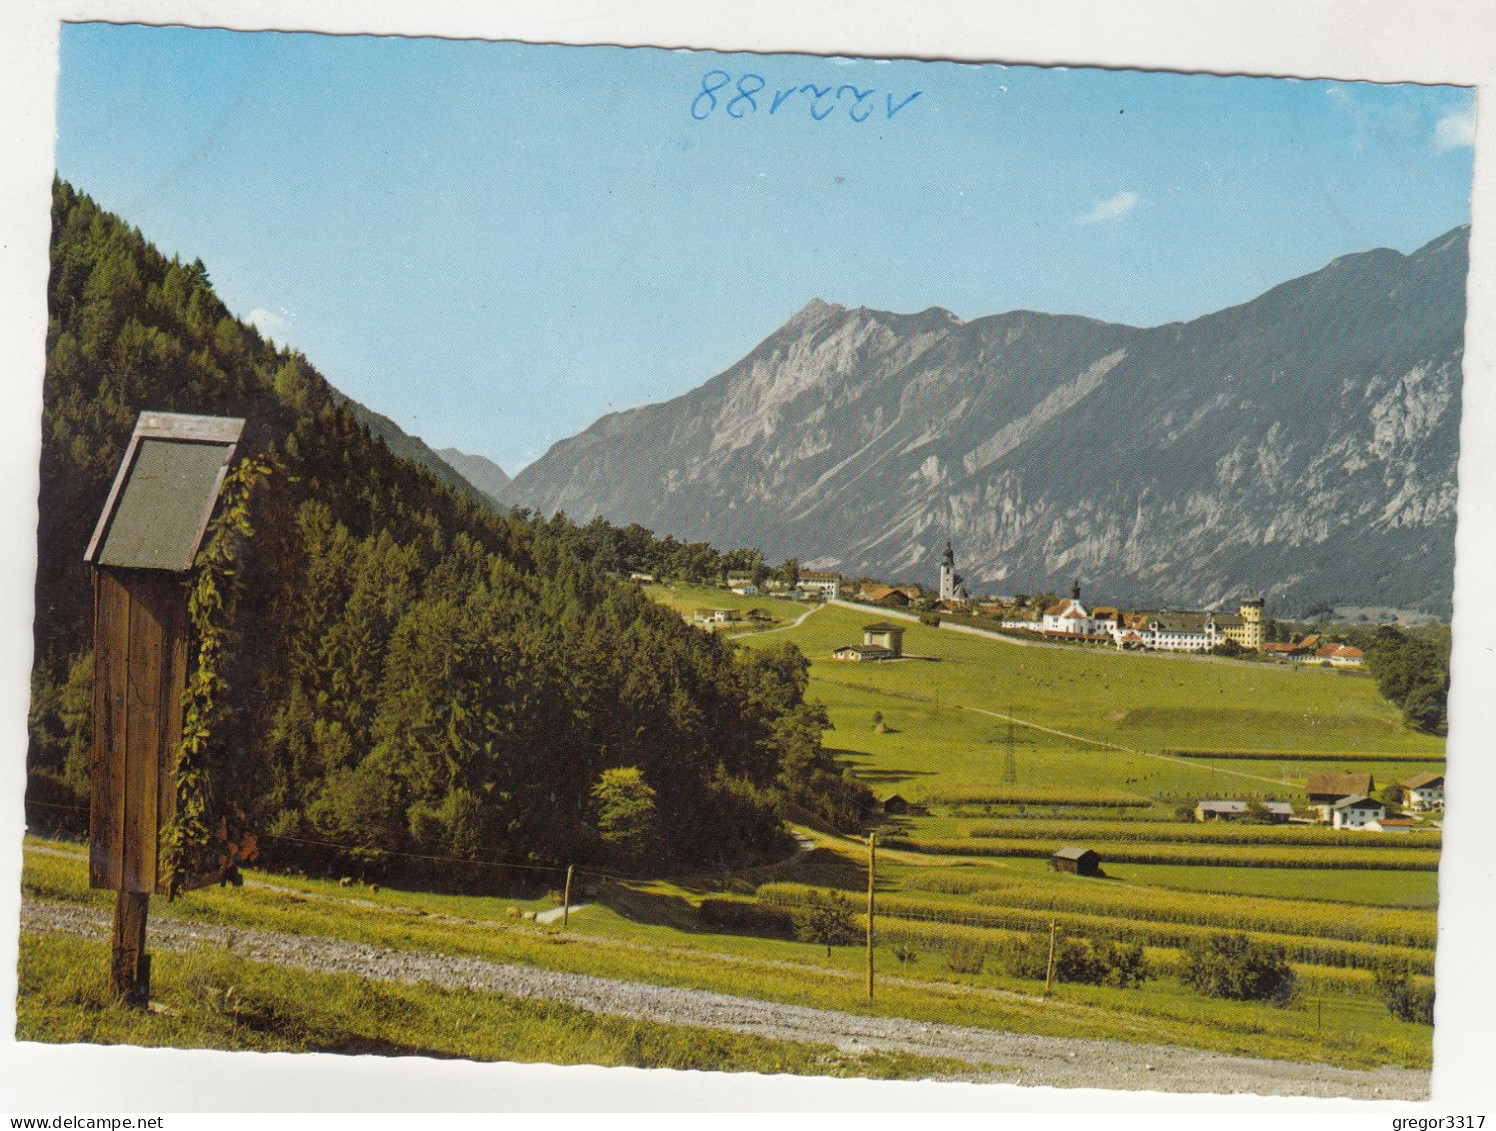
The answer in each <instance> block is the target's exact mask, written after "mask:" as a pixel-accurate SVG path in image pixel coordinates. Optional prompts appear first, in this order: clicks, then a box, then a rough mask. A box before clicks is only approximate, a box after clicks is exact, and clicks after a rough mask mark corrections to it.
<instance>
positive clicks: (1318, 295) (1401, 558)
mask: <svg viewBox="0 0 1496 1131" xmlns="http://www.w3.org/2000/svg"><path fill="white" fill-rule="evenodd" d="M1468 235H1469V230H1468V225H1463V226H1461V227H1458V228H1455V229H1452V230H1451V231H1449V232H1446V233H1443V234H1442V235H1440V236H1438V237H1435V238H1434V239H1433V240H1430V241H1429V242H1427V243H1426V244H1424V245H1423V246H1422V247H1420V248H1418V249H1417V250H1415V251H1413V252H1411V253H1409V254H1407V255H1404V254H1403V253H1401V252H1398V251H1395V250H1393V249H1389V248H1374V249H1371V250H1368V251H1364V252H1357V253H1353V254H1351V255H1346V256H1341V257H1338V258H1337V259H1335V260H1333V261H1331V262H1330V263H1329V264H1326V266H1324V267H1322V268H1321V269H1320V270H1318V271H1314V272H1310V273H1308V274H1305V275H1301V276H1298V277H1296V278H1293V279H1289V280H1286V281H1284V282H1283V283H1280V284H1277V285H1276V286H1274V287H1271V288H1269V289H1268V290H1266V291H1264V292H1263V293H1262V294H1261V295H1259V296H1257V297H1256V298H1254V299H1252V300H1250V301H1248V302H1246V303H1241V304H1237V305H1235V306H1232V307H1227V308H1225V309H1223V310H1220V311H1215V312H1212V313H1210V314H1206V315H1203V316H1201V317H1199V318H1196V319H1192V320H1190V321H1188V322H1173V323H1164V324H1161V325H1158V326H1153V327H1134V326H1127V325H1124V324H1120V323H1112V322H1105V321H1102V320H1098V319H1093V318H1089V317H1086V316H1083V315H1073V314H1062V315H1050V314H1043V313H1040V312H1033V311H1008V312H1004V313H1000V314H994V315H986V316H982V317H980V318H975V319H972V320H970V321H964V320H962V319H960V318H958V317H957V316H956V315H954V314H952V313H950V312H949V311H945V310H943V309H942V308H939V307H931V308H928V309H926V310H924V311H920V312H917V313H914V314H898V313H893V312H886V311H872V310H869V309H868V308H865V307H862V308H848V307H845V306H841V305H839V304H835V303H829V302H826V301H825V300H822V299H820V298H812V299H811V300H810V301H808V302H807V303H806V304H805V305H804V306H802V307H801V308H800V309H799V310H798V311H796V312H795V314H794V315H792V316H791V317H790V319H789V320H788V321H786V323H785V324H784V325H783V326H781V327H779V328H778V329H777V330H775V331H774V332H773V333H771V334H770V335H768V336H767V337H766V338H764V339H763V341H761V342H760V343H759V344H758V345H757V346H755V347H754V348H753V349H752V350H750V351H749V352H748V353H747V354H746V355H745V356H744V358H743V359H742V360H740V361H739V362H737V363H736V364H735V365H733V366H731V367H729V368H728V369H726V370H724V371H723V372H722V373H719V374H717V375H715V376H713V377H711V378H710V379H708V380H707V381H705V382H704V383H703V384H702V385H700V386H698V387H697V388H696V389H694V390H692V391H690V392H688V393H685V394H683V395H681V396H680V397H676V398H674V399H672V400H669V401H664V402H659V403H656V404H651V405H642V406H639V407H637V408H633V409H628V410H624V411H622V412H618V413H611V414H609V415H607V416H605V417H602V418H600V419H599V420H598V421H597V422H596V423H594V424H593V425H592V426H591V427H589V428H588V429H585V430H584V431H583V432H581V433H578V434H577V435H576V436H573V437H569V438H567V439H565V440H562V441H560V442H558V443H557V444H555V445H553V446H552V448H551V449H550V451H548V452H547V453H546V454H545V455H544V456H543V457H541V459H539V460H537V461H536V462H535V463H532V464H531V465H529V466H528V467H527V468H525V469H524V470H523V471H522V472H520V473H519V474H518V475H517V476H516V477H515V478H514V479H513V481H512V482H511V483H510V485H509V487H508V488H507V489H506V494H505V498H506V501H508V502H512V503H518V504H522V505H525V506H529V507H534V508H535V509H538V510H540V511H542V512H543V513H544V512H550V511H553V510H557V509H564V510H565V511H566V512H567V513H568V514H569V515H571V516H572V517H573V518H577V519H579V520H583V521H585V520H586V519H589V518H591V517H593V516H594V515H599V514H600V515H602V516H603V517H605V518H608V519H609V520H610V521H614V522H620V523H626V522H638V523H640V524H641V525H644V526H648V527H651V528H655V529H659V530H662V531H668V532H669V533H672V534H675V535H677V536H678V537H682V538H690V539H699V540H705V541H710V542H712V543H714V544H716V545H722V546H726V545H755V546H758V547H760V548H761V549H763V550H764V551H765V553H767V554H770V555H773V556H779V555H783V556H793V557H797V558H800V559H802V560H806V561H814V562H816V563H818V564H823V565H828V566H833V567H837V568H841V569H842V570H843V571H844V572H852V573H867V574H871V575H875V576H884V577H890V578H892V577H900V578H905V579H908V580H915V581H923V582H926V583H928V582H930V581H932V580H933V573H934V558H935V554H936V553H937V552H938V548H939V547H940V546H943V543H944V540H945V538H946V537H947V536H949V537H952V538H953V539H955V540H956V542H957V544H958V547H959V550H958V552H959V553H960V555H961V558H962V565H963V567H964V569H963V572H965V573H966V574H967V576H968V578H970V579H971V580H972V581H973V582H974V583H975V584H976V586H977V587H978V588H982V589H989V590H990V589H992V588H994V587H996V588H1003V589H1005V590H1008V591H1011V590H1013V589H1021V590H1024V591H1034V590H1038V589H1052V588H1055V587H1057V586H1060V585H1063V584H1068V579H1069V576H1070V575H1072V574H1075V573H1081V574H1084V575H1085V576H1086V577H1087V578H1089V579H1092V580H1094V582H1095V583H1096V584H1097V585H1098V586H1100V587H1101V588H1102V589H1103V590H1104V591H1106V592H1107V593H1108V594H1109V595H1114V596H1115V597H1116V598H1117V599H1127V600H1136V601H1139V602H1142V601H1147V602H1156V603H1169V602H1175V603H1193V604H1209V603H1212V602H1220V601H1222V600H1226V599H1229V597H1230V595H1231V593H1232V592H1235V591H1237V590H1241V589H1244V588H1253V587H1257V586H1261V587H1262V588H1263V589H1265V590H1266V591H1267V592H1268V595H1269V596H1270V597H1274V598H1276V599H1278V600H1279V601H1280V602H1282V603H1289V604H1292V603H1297V604H1300V605H1308V604H1313V603H1317V602H1320V601H1332V602H1334V603H1341V602H1350V601H1352V600H1354V601H1357V602H1362V603H1373V602H1375V603H1387V604H1398V605H1401V606H1405V607H1416V608H1422V609H1425V610H1428V611H1444V610H1446V609H1447V606H1448V603H1449V599H1450V593H1451V590H1452V569H1453V529H1454V498H1455V482H1454V464H1455V457H1456V454H1457V440H1458V417H1459V363H1460V358H1461V356H1462V350H1463V341H1462V335H1463V321H1464V280H1465V275H1466V273H1467V270H1468ZM1269 500H1270V501H1269ZM870 516H874V517H875V518H876V520H877V521H876V526H875V527H874V526H870V524H869V522H868V520H869V517H870ZM1347 555H1349V557H1350V558H1351V559H1353V561H1347V560H1345V558H1346V556H1347ZM926 575H929V576H926Z"/></svg>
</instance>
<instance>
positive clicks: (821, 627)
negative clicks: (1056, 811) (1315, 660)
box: [746, 606, 1443, 796]
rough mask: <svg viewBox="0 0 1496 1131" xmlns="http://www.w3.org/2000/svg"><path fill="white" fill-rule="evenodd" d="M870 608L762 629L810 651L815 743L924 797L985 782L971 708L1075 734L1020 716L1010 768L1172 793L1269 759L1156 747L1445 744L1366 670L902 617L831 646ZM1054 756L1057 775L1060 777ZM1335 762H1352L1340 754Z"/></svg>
mask: <svg viewBox="0 0 1496 1131" xmlns="http://www.w3.org/2000/svg"><path fill="white" fill-rule="evenodd" d="M873 619H875V618H874V616H873V614H872V613H870V612H864V611H861V610H855V609H847V608H843V607H840V606H828V607H827V608H825V609H823V610H821V611H820V612H818V613H817V614H816V615H815V616H812V617H810V618H809V619H807V620H806V621H805V623H804V624H802V625H800V626H799V627H797V628H795V629H793V630H792V631H788V632H784V633H777V634H775V636H774V637H773V638H771V639H775V640H783V639H792V640H794V641H795V642H796V643H797V644H798V645H799V646H800V647H801V649H802V650H803V651H804V652H805V654H806V656H807V657H809V658H810V660H811V674H812V679H813V683H812V694H813V695H814V696H816V697H817V698H819V699H821V700H822V701H823V702H824V703H825V704H826V706H827V708H828V709H829V711H830V713H831V718H832V722H833V723H834V724H835V726H836V728H837V730H836V733H835V734H834V735H832V736H830V737H829V739H828V741H829V742H831V743H832V744H834V745H835V746H837V747H839V748H841V749H844V750H848V751H850V752H853V753H854V754H856V755H859V756H860V757H861V760H862V764H861V765H860V766H859V770H860V771H861V772H864V773H870V774H873V775H876V779H877V780H882V781H886V782H889V783H897V784H898V785H899V788H900V789H901V791H903V792H906V794H907V793H909V791H910V790H913V791H916V792H918V793H919V794H920V795H921V796H930V795H931V794H935V793H939V792H940V791H941V790H943V789H967V788H970V787H972V786H975V785H981V784H992V783H993V782H995V780H996V771H997V769H998V768H999V764H1000V760H1001V758H1002V753H1003V750H1002V740H1003V737H1004V735H1005V733H1006V723H1005V722H1004V721H1003V720H1001V719H998V718H994V717H991V716H984V715H981V714H979V713H977V712H980V711H989V712H995V713H997V714H1000V715H1007V714H1011V715H1013V716H1015V717H1017V718H1018V719H1020V720H1022V721H1023V722H1025V723H1030V724H1036V725H1038V726H1043V727H1047V728H1050V729H1051V730H1054V731H1060V732H1063V733H1064V734H1068V735H1073V736H1075V737H1076V738H1078V739H1081V740H1084V741H1083V742H1074V741H1070V742H1067V741H1066V740H1065V739H1063V738H1061V737H1060V736H1059V735H1052V734H1045V733H1043V732H1036V731H1034V730H1032V729H1029V728H1027V727H1024V728H1020V737H1021V738H1024V739H1028V740H1031V741H1032V742H1034V743H1035V745H1033V746H1026V745H1025V746H1022V747H1020V748H1019V749H1018V750H1017V761H1018V764H1019V769H1018V776H1019V781H1020V782H1036V783H1037V782H1053V781H1056V780H1064V781H1072V782H1076V783H1080V782H1094V783H1095V784H1106V785H1111V786H1115V787H1117V788H1125V787H1141V788H1144V789H1147V788H1150V787H1154V788H1163V787H1165V786H1172V787H1173V791H1174V792H1177V793H1180V794H1184V793H1190V792H1200V791H1209V790H1210V789H1211V788H1212V787H1214V788H1216V789H1220V790H1233V791H1235V792H1237V793H1251V792H1257V793H1271V792H1273V791H1274V789H1279V790H1281V788H1282V782H1281V775H1280V774H1279V773H1278V772H1277V768H1276V767H1270V768H1268V769H1267V771H1266V772H1263V767H1261V766H1253V765H1247V766H1241V765H1232V766H1226V765H1224V764H1222V763H1206V764H1205V765H1199V764H1198V761H1199V760H1196V759H1179V760H1175V759H1164V758H1162V757H1160V756H1158V752H1160V751H1162V750H1165V749H1181V748H1182V749H1192V750H1193V749H1252V750H1260V751H1272V750H1282V751H1284V752H1285V753H1292V754H1299V755H1303V754H1311V755H1312V753H1313V752H1314V751H1316V750H1324V751H1326V752H1334V753H1336V754H1338V755H1342V756H1343V755H1345V754H1347V753H1362V754H1365V755H1366V757H1367V759H1368V760H1370V761H1375V758H1376V755H1377V754H1378V753H1380V752H1384V751H1385V752H1389V753H1397V754H1400V755H1405V754H1412V755H1416V754H1426V755H1428V756H1429V759H1430V761H1429V763H1428V768H1430V769H1438V768H1439V762H1438V759H1440V758H1442V755H1443V743H1442V740H1440V739H1437V738H1434V737H1431V736H1429V735H1424V734H1419V733H1417V732H1415V731H1412V730H1410V729H1409V728H1407V727H1406V726H1405V725H1404V724H1403V722H1402V719H1401V717H1400V716H1399V714H1398V712H1397V711H1396V710H1395V709H1394V708H1393V707H1392V706H1391V705H1390V704H1388V703H1386V702H1385V701H1384V700H1382V699H1381V697H1380V696H1379V695H1378V694H1377V690H1376V685H1375V684H1374V683H1373V682H1372V681H1371V680H1367V679H1346V678H1343V677H1341V676H1340V675H1339V673H1337V672H1334V671H1328V670H1319V669H1312V668H1299V667H1286V666H1285V667H1279V666H1276V665H1267V664H1229V663H1215V662H1211V661H1209V660H1206V659H1202V658H1199V657H1187V656H1162V655H1139V654H1135V653H1121V652H1114V651H1109V650H1100V649H1097V650H1092V649H1070V648H1059V647H1020V646H1018V645H1014V644H1009V643H1005V642H1003V641H997V640H990V639H986V638H982V637H974V636H969V635H966V634H962V633H955V632H947V631H943V630H941V629H937V628H930V627H927V626H924V625H919V624H915V623H913V622H901V623H905V627H906V632H905V636H904V651H905V653H906V654H907V655H908V656H909V657H910V658H909V659H906V660H903V661H898V662H893V663H874V664H845V663H839V662H837V661H835V660H833V659H831V652H832V650H833V649H835V648H836V647H838V646H839V645H842V644H846V643H849V642H854V641H858V640H860V639H861V630H862V626H863V625H864V624H866V623H868V622H869V621H871V620H873ZM746 643H747V644H749V645H750V646H752V645H753V644H754V643H755V642H754V641H753V640H752V638H749V639H748V640H747V641H746ZM957 708H961V709H960V710H957ZM874 711H881V712H882V714H883V716H884V718H885V721H886V722H887V725H888V726H889V727H890V728H891V729H892V731H894V732H895V733H892V734H882V735H874V734H873V723H872V715H873V712H874ZM1087 743H1094V744H1098V747H1105V746H1107V745H1111V746H1117V747H1121V748H1123V751H1117V750H1107V749H1102V748H1098V749H1097V750H1096V752H1095V753H1094V754H1092V755H1091V756H1090V757H1089V758H1081V757H1078V756H1077V755H1078V754H1079V752H1080V749H1079V748H1080V747H1083V746H1084V745H1086V744H1087ZM1125 751H1141V752H1147V753H1148V754H1152V755H1155V756H1154V757H1141V756H1138V755H1136V754H1133V755H1129V754H1127V753H1125ZM1181 763H1186V764H1181ZM1192 763H1193V764H1192ZM1062 768H1063V772H1064V776H1063V778H1057V777H1056V775H1057V774H1058V773H1060V772H1061V770H1062ZM1337 768H1350V766H1347V765H1345V764H1344V763H1337ZM1421 768H1424V767H1423V765H1422V764H1421V763H1416V762H1405V763H1398V764H1397V772H1398V776H1400V777H1406V776H1408V775H1409V774H1412V773H1414V772H1416V771H1417V770H1418V769H1421ZM1304 772H1307V770H1305V771H1304ZM1290 779H1291V781H1292V775H1290ZM1301 779H1302V775H1300V779H1299V780H1301ZM905 786H907V787H908V788H907V789H905V788H904V787H905Z"/></svg>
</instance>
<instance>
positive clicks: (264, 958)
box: [21, 898, 1429, 1100]
mask: <svg viewBox="0 0 1496 1131" xmlns="http://www.w3.org/2000/svg"><path fill="white" fill-rule="evenodd" d="M21 927H22V929H23V930H30V931H63V932H67V933H71V934H76V935H83V936H87V937H90V938H96V939H107V938H108V931H109V916H108V913H107V912H105V911H102V910H98V909H95V908H89V907H83V906H79V905H77V904H68V903H58V902H53V901H48V900H38V899H31V898H27V899H26V900H25V901H24V902H23V904H22V908H21ZM150 945H151V946H152V947H153V948H156V949H161V950H190V949H192V948H194V947H202V946H212V947H227V946H230V945H231V946H232V947H233V950H234V953H235V954H238V955H241V956H242V957H244V958H248V959H251V960H254V961H260V962H273V963H277V964H280V965H283V966H291V967H296V968H298V969H303V970H312V971H320V972H326V973H346V974H356V975H358V976H360V977H364V978H372V979H381V980H386V981H394V982H405V983H417V982H430V983H434V984H437V985H442V986H454V987H455V986H460V987H467V988H470V989H475V990H490V991H494V992H497V993H503V994H509V995H512V996H514V997H521V998H540V999H545V1000H551V1001H561V1002H566V1003H567V1004H570V1005H575V1006H579V1007H581V1008H583V1009H588V1010H592V1011H594V1012H597V1013H606V1014H614V1015H617V1016H621V1017H636V1018H646V1019H648V1020H651V1021H661V1022H666V1023H671V1024H678V1025H696V1026H705V1027H708V1028H713V1029H727V1030H732V1031H735V1032H742V1033H754V1034H758V1035H760V1036H764V1037H771V1038H777V1039H781V1040H790V1041H804V1042H812V1043H817V1044H829V1045H834V1046H836V1047H837V1048H839V1049H843V1050H845V1051H848V1052H867V1051H870V1050H901V1051H904V1052H909V1053H916V1054H919V1055H922V1056H930V1057H948V1058H951V1059H954V1060H961V1061H965V1062H967V1063H969V1064H971V1065H972V1066H973V1072H972V1076H971V1077H970V1078H972V1079H980V1080H985V1081H992V1082H1004V1083H1013V1084H1027V1085H1045V1086H1049V1087H1060V1088H1082V1087H1084V1088H1112V1089H1135V1090H1151V1091H1163V1092H1215V1093H1255V1094H1259V1095H1289V1096H1343V1097H1351V1098H1357V1099H1375V1100H1415V1099H1423V1098H1426V1097H1427V1095H1428V1083H1429V1076H1428V1073H1426V1072H1422V1071H1417V1070H1413V1069H1405V1068H1383V1069H1380V1070H1377V1071H1356V1070H1352V1069H1345V1068H1335V1067H1330V1066H1326V1065H1318V1064H1298V1063H1292V1062H1288V1061H1277V1060H1259V1059H1253V1058H1250V1057H1240V1056H1227V1055H1224V1054H1221V1053H1211V1052H1203V1051H1200V1050H1198V1049H1186V1048H1174V1047H1166V1046H1159V1045H1140V1044H1131V1043H1128V1042H1123V1041H1094V1040H1080V1039H1075V1038H1065V1037H1038V1036H1025V1035H1021V1034H1016V1033H1004V1032H999V1031H996V1030H992V1029H980V1028H974V1027H967V1026H961V1025H940V1024H924V1023H922V1022H919V1021H914V1020H907V1019H902V1018H889V1017H864V1016H861V1015H859V1014H855V1013H841V1012H837V1011H834V1010H826V1009H811V1008H808V1007H805V1006H797V1005H786V1004H782V1003H779V1002H770V1001H758V1000H755V999H752V998H741V997H734V996H732V995H729V994H721V993H714V992H710V991H706V990H692V989H680V988H676V987H672V986H654V985H649V984H645V983H638V982H626V981H622V980H618V979H613V978H598V977H593V976H591V975H587V974H570V973H564V972H560V971H554V970H543V969H540V968H537V967H531V966H515V965H509V964H505V963H499V962H488V961H484V960H482V959H476V958H468V957H462V956H457V955H449V954H435V953H429V952H425V951H408V950H392V949H387V948H384V947H377V946H369V945H365V944H362V943H355V942H348V941H344V940H342V939H334V938H326V937H308V936H302V935H291V934H283V933H280V932H274V931H257V930H243V929H230V928H225V927H218V926H211V925H206V924H195V923H188V922H184V921H181V920H172V919H157V920H155V921H153V922H152V923H151V925H150Z"/></svg>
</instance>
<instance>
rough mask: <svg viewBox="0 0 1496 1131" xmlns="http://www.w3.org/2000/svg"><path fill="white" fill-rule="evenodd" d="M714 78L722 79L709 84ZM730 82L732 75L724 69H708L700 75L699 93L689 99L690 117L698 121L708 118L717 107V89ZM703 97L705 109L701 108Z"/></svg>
mask: <svg viewBox="0 0 1496 1131" xmlns="http://www.w3.org/2000/svg"><path fill="white" fill-rule="evenodd" d="M714 78H720V79H721V80H722V81H721V82H718V83H717V84H716V85H715V86H714V85H712V84H711V80H712V79H714ZM730 82H732V76H731V75H730V74H728V73H727V72H726V71H708V72H707V73H706V74H704V75H702V76H701V93H699V94H698V95H697V96H696V97H695V98H693V99H691V117H693V118H695V119H696V120H697V121H698V122H700V121H703V120H704V119H706V118H710V117H711V116H712V111H713V110H715V109H716V108H717V91H719V90H721V89H722V88H723V87H724V86H726V85H727V84H728V83H730ZM703 98H705V99H706V100H707V107H706V109H705V110H703V109H702V108H701V100H702V99H703Z"/></svg>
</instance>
